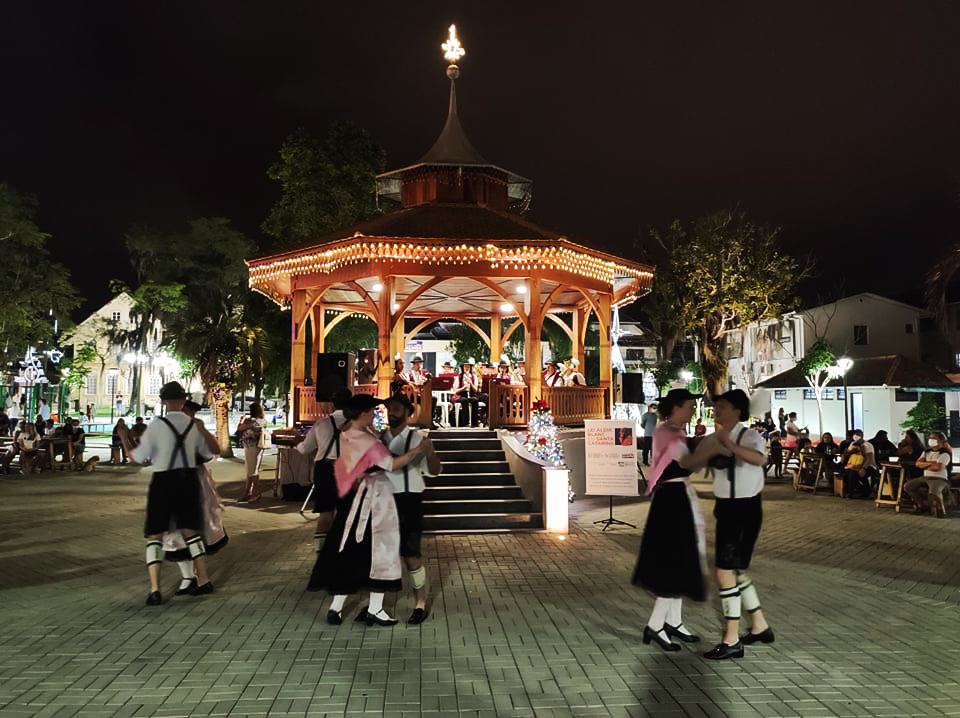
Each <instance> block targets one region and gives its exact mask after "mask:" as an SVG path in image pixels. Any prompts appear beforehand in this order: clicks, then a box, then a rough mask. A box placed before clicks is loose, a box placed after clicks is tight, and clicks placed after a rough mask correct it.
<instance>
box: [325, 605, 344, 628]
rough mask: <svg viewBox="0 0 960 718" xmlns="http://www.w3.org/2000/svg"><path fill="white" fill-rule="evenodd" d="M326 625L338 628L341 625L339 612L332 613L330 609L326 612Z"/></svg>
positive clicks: (341, 615)
mask: <svg viewBox="0 0 960 718" xmlns="http://www.w3.org/2000/svg"><path fill="white" fill-rule="evenodd" d="M327 623H328V624H330V625H331V626H339V625H340V624H341V623H343V614H342V613H340V611H334V610H333V609H332V608H331V609H330V610H329V611H327Z"/></svg>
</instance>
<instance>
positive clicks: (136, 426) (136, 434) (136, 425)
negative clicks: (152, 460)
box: [130, 416, 147, 446]
mask: <svg viewBox="0 0 960 718" xmlns="http://www.w3.org/2000/svg"><path fill="white" fill-rule="evenodd" d="M146 430H147V425H146V424H145V423H144V421H143V417H142V416H138V417H137V418H136V419H134V420H133V426H131V427H130V440H131V441H132V442H133V445H134V446H139V445H140V439H142V438H143V433H144V432H145V431H146Z"/></svg>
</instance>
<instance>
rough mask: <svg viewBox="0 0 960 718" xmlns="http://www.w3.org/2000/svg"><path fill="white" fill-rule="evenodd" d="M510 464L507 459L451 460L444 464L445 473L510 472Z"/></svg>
mask: <svg viewBox="0 0 960 718" xmlns="http://www.w3.org/2000/svg"><path fill="white" fill-rule="evenodd" d="M509 473H510V464H508V463H507V462H506V461H449V462H445V463H444V465H443V471H441V472H440V475H441V476H443V475H445V474H509Z"/></svg>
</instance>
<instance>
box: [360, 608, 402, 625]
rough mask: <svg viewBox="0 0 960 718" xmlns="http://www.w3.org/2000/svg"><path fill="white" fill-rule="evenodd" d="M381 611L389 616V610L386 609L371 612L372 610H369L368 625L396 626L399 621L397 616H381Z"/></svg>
mask: <svg viewBox="0 0 960 718" xmlns="http://www.w3.org/2000/svg"><path fill="white" fill-rule="evenodd" d="M381 613H382V614H383V615H384V616H387V612H386V611H384V610H383V609H382V608H381V609H380V610H379V611H377V612H376V613H370V611H367V625H368V626H373V625H377V626H395V625H397V624H398V623H399V621H398V620H397V619H396V618H390V616H387V617H386V618H380V614H381Z"/></svg>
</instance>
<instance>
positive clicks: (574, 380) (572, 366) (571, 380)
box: [563, 357, 587, 386]
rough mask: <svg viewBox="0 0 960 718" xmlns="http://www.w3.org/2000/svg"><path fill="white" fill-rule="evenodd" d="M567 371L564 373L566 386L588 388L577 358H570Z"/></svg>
mask: <svg viewBox="0 0 960 718" xmlns="http://www.w3.org/2000/svg"><path fill="white" fill-rule="evenodd" d="M566 367H567V368H566V370H565V371H564V372H563V385H564V386H586V385H587V380H586V377H584V376H583V374H581V373H580V360H579V359H577V358H576V357H570V358H569V359H567V362H566Z"/></svg>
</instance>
